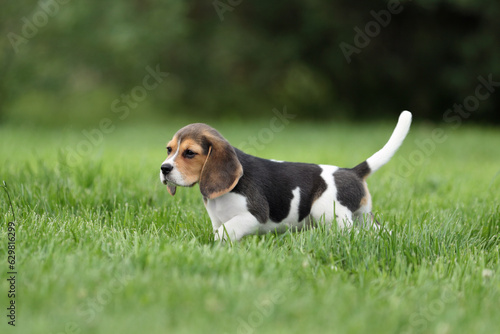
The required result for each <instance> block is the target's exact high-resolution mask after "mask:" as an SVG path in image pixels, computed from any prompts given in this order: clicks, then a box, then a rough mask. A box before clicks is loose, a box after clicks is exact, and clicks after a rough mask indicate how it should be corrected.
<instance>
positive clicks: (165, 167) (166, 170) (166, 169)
mask: <svg viewBox="0 0 500 334" xmlns="http://www.w3.org/2000/svg"><path fill="white" fill-rule="evenodd" d="M160 169H161V172H162V173H163V175H167V174H168V173H170V172H171V171H172V169H174V166H172V165H171V164H164V165H161V167H160Z"/></svg>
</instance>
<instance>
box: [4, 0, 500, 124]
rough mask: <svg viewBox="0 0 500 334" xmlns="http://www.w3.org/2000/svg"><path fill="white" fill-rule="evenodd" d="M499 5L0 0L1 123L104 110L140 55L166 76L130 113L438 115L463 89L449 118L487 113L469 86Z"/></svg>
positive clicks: (73, 117) (491, 72) (486, 116)
mask: <svg viewBox="0 0 500 334" xmlns="http://www.w3.org/2000/svg"><path fill="white" fill-rule="evenodd" d="M391 6H392V7H391ZM391 8H393V9H394V10H393V13H392V14H390V16H387V15H386V14H387V13H390V9H391ZM499 17H500V2H498V1H489V0H488V1H487V0H461V1H456V0H453V1H452V0H420V1H401V2H397V1H389V2H386V1H378V0H377V1H374V0H370V1H368V0H362V1H361V0H360V1H354V2H353V1H347V0H337V1H326V0H321V1H320V0H307V1H298V0H290V1H263V0H252V1H250V0H220V1H213V0H204V1H199V0H196V1H178V0H172V1H168V0H133V1H120V0H109V1H100V0H86V1H82V0H42V1H40V2H37V1H22V2H19V1H12V0H6V1H4V2H3V3H2V10H1V12H0V18H1V30H0V32H1V40H0V50H1V53H0V122H7V121H11V122H26V121H28V120H29V121H31V122H35V123H37V124H67V123H85V122H86V121H87V120H89V119H91V120H92V119H98V118H100V117H104V116H105V115H106V114H109V113H111V112H113V110H112V104H113V101H115V100H116V99H118V100H120V103H122V104H123V103H125V102H123V101H122V100H121V99H122V98H123V97H122V95H123V94H125V95H127V94H130V93H131V92H132V90H133V89H134V87H136V86H140V85H142V82H143V79H144V77H145V76H146V75H147V74H148V72H147V69H146V68H147V67H149V68H151V69H155V68H159V69H160V70H161V71H164V72H168V73H169V76H168V77H167V78H166V79H165V80H164V82H162V83H161V84H160V85H158V87H157V88H155V89H154V90H148V91H147V98H144V99H142V98H141V100H140V101H135V102H138V103H135V104H133V105H129V106H132V107H131V109H133V111H134V112H135V115H136V116H137V115H141V116H140V117H141V118H142V117H151V118H153V119H154V118H155V117H173V116H178V115H191V116H193V117H200V118H201V117H203V118H222V117H224V118H229V119H245V118H248V117H260V116H264V115H267V114H268V113H269V112H270V110H271V109H272V108H275V107H276V108H279V109H281V107H282V106H284V105H286V106H287V108H288V110H293V113H294V114H297V115H300V116H301V117H303V118H312V119H316V120H321V119H327V118H338V119H356V120H359V119H379V118H386V117H393V116H394V115H395V114H398V113H399V112H400V111H401V110H403V109H409V110H411V111H412V112H413V113H414V114H415V115H417V117H418V118H419V119H428V120H432V121H442V120H443V115H446V111H447V110H448V109H450V108H451V109H453V108H454V105H455V104H457V105H458V104H463V103H464V102H467V103H469V105H468V109H469V110H470V113H469V112H464V113H463V114H461V115H459V117H461V118H467V119H468V121H471V122H482V123H496V124H499V123H500V116H499V113H498V108H499V106H500V93H499V92H496V91H494V92H493V91H491V92H490V93H491V94H488V97H487V98H484V94H485V93H486V92H487V90H486V88H485V87H483V88H481V90H480V92H481V93H483V95H482V96H483V98H481V99H478V98H477V97H475V98H474V96H475V95H476V87H477V86H478V85H479V84H480V83H481V81H480V79H478V78H479V77H483V78H484V79H488V77H489V78H490V79H491V80H492V81H494V82H500V20H498V18H499ZM377 18H378V20H377ZM377 27H378V28H377ZM370 29H371V30H370ZM360 31H361V32H362V33H361V34H360V33H359V32H360ZM362 35H364V36H362ZM369 35H372V37H370V36H369ZM346 48H347V49H348V50H351V51H352V50H355V52H352V53H351V54H349V55H348V56H347V57H346ZM343 49H344V50H343ZM347 53H348V52H347ZM493 88H494V89H498V88H500V84H499V85H498V87H497V86H493ZM468 97H469V99H468V100H467V98H468ZM139 102H140V103H139ZM475 102H477V103H475ZM448 115H449V116H450V115H455V112H450V113H449V114H448ZM445 120H446V119H445Z"/></svg>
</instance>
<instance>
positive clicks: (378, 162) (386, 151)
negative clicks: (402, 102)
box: [352, 110, 411, 178]
mask: <svg viewBox="0 0 500 334" xmlns="http://www.w3.org/2000/svg"><path fill="white" fill-rule="evenodd" d="M410 125H411V112H409V111H407V110H405V111H403V112H402V113H401V115H399V120H398V124H397V125H396V128H395V129H394V131H393V132H392V135H391V138H389V141H388V142H387V143H386V144H385V145H384V147H382V149H381V150H380V151H378V152H377V153H375V154H374V155H372V156H371V157H369V158H368V159H366V160H365V161H363V162H362V163H360V164H359V165H357V166H356V167H354V168H353V169H352V170H353V171H354V172H355V173H356V174H357V175H358V176H359V177H360V178H365V177H367V176H368V175H370V174H371V173H374V172H375V171H377V170H378V169H379V168H380V167H382V166H383V165H385V164H386V163H387V162H388V161H389V160H390V159H391V158H392V156H393V155H394V153H396V151H397V150H398V148H399V146H401V144H402V143H403V140H404V139H405V137H406V135H407V134H408V131H409V130H410Z"/></svg>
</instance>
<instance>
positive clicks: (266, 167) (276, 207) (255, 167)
mask: <svg viewBox="0 0 500 334" xmlns="http://www.w3.org/2000/svg"><path fill="white" fill-rule="evenodd" d="M235 151H236V155H237V156H238V159H239V160H240V163H241V165H242V166H243V176H242V177H241V179H240V181H239V182H238V184H237V185H236V187H234V189H233V190H232V192H235V193H238V194H242V195H244V196H245V197H246V198H247V206H248V211H249V212H250V213H251V214H252V215H254V216H255V217H256V218H257V219H258V221H259V222H261V223H265V222H266V221H267V220H271V221H273V222H275V223H279V222H281V221H282V220H283V219H285V218H286V217H288V215H289V214H290V206H291V201H292V199H293V193H292V191H293V190H294V189H296V188H297V187H299V189H300V203H299V221H301V220H303V219H304V218H305V217H307V216H308V215H309V214H310V213H311V206H312V204H313V202H314V200H316V199H317V198H318V197H319V196H321V194H322V193H323V192H324V191H325V190H326V187H327V185H326V182H325V181H324V180H323V178H322V177H321V172H322V171H323V170H322V169H321V167H319V166H318V165H315V164H306V163H295V162H275V161H271V160H266V159H261V158H257V157H254V156H251V155H248V154H246V153H244V152H242V151H240V150H238V149H236V148H235Z"/></svg>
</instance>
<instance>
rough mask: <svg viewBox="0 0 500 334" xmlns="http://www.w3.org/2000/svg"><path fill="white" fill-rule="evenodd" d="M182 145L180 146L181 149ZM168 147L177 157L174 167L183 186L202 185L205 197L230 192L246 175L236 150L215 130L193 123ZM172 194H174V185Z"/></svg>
mask: <svg viewBox="0 0 500 334" xmlns="http://www.w3.org/2000/svg"><path fill="white" fill-rule="evenodd" d="M179 143H180V146H178V145H179ZM167 147H170V149H169V151H170V153H169V156H170V155H171V154H175V153H176V152H177V149H178V153H177V156H176V157H175V159H174V164H175V168H177V170H178V171H179V173H180V174H181V175H182V178H183V181H184V183H185V184H184V185H185V186H192V185H194V184H196V183H199V184H200V191H201V193H202V194H203V196H204V197H206V198H209V199H213V198H216V197H218V196H221V195H223V194H225V193H227V192H229V191H231V190H232V189H233V188H234V187H235V186H236V184H237V183H238V181H239V179H240V178H241V176H242V175H243V167H242V166H241V164H240V162H239V160H238V157H237V156H236V152H235V151H234V148H233V147H232V146H231V145H230V144H229V142H228V141H227V140H226V139H225V138H224V137H223V136H222V135H221V134H220V133H219V132H217V131H216V130H215V129H214V128H212V127H210V126H208V125H206V124H202V123H194V124H190V125H187V126H185V127H183V128H182V129H180V130H179V131H177V133H176V134H175V135H174V137H173V139H172V140H171V141H170V142H169V144H168V145H167ZM172 187H173V188H174V189H173V191H171V189H170V187H169V192H170V193H171V194H172V195H174V194H175V186H172Z"/></svg>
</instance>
